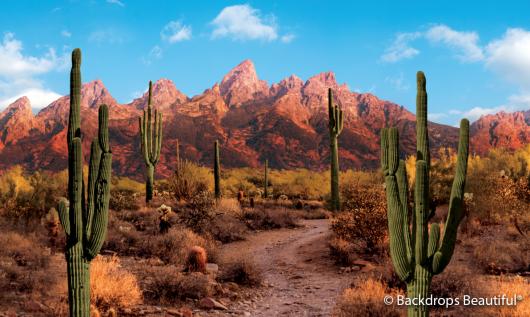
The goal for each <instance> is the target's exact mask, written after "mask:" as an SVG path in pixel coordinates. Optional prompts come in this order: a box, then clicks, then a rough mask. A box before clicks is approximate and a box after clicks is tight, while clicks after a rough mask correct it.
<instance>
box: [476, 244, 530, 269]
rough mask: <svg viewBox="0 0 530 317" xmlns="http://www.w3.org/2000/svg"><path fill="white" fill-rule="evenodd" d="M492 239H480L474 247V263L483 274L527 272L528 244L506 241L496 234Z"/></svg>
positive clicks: (529, 257)
mask: <svg viewBox="0 0 530 317" xmlns="http://www.w3.org/2000/svg"><path fill="white" fill-rule="evenodd" d="M492 238H493V239H487V240H484V239H481V241H480V243H477V244H478V245H476V246H475V249H474V252H473V255H474V258H475V263H476V264H477V265H478V266H479V267H480V268H481V269H482V270H483V271H484V272H485V273H490V274H501V273H508V272H519V271H523V270H527V269H528V266H529V265H530V248H529V246H528V243H525V242H522V243H518V241H507V240H504V239H502V235H499V234H497V236H496V237H492Z"/></svg>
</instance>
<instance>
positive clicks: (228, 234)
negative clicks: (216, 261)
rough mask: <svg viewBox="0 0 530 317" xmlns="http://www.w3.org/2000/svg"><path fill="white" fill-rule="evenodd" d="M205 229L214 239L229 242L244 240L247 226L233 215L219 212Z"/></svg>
mask: <svg viewBox="0 0 530 317" xmlns="http://www.w3.org/2000/svg"><path fill="white" fill-rule="evenodd" d="M205 231H206V232H208V234H209V235H211V236H212V237H213V238H214V239H216V240H218V241H221V242H222V243H228V242H233V241H239V240H243V239H244V238H245V233H246V232H247V226H245V224H244V222H242V221H241V220H240V219H238V218H236V217H234V216H232V215H229V214H219V215H216V216H215V217H214V218H212V219H211V221H210V222H209V223H208V224H207V225H206V228H205Z"/></svg>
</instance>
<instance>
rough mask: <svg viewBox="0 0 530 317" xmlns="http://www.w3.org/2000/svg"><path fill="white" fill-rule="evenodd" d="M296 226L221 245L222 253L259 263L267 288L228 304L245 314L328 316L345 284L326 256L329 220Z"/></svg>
mask: <svg viewBox="0 0 530 317" xmlns="http://www.w3.org/2000/svg"><path fill="white" fill-rule="evenodd" d="M302 225H303V227H302V228H298V229H294V230H293V229H282V230H276V231H266V232H261V233H258V234H254V235H251V236H249V237H248V239H247V240H245V241H241V242H236V243H231V244H228V245H225V246H224V247H223V248H222V249H221V257H222V258H223V259H230V258H234V257H240V256H243V257H248V258H249V259H251V260H253V261H254V262H255V263H256V264H257V265H259V266H260V267H261V269H262V270H263V274H264V284H265V285H266V287H264V288H262V289H260V290H258V291H257V296H256V298H255V299H253V300H252V301H249V300H247V301H242V302H239V303H237V304H233V305H231V307H230V310H231V312H233V313H236V312H237V313H238V314H241V315H247V316H256V317H258V316H268V317H270V316H300V317H305V316H307V317H308V316H329V315H330V313H331V311H332V309H333V306H334V303H335V299H336V298H337V296H338V295H339V294H340V292H341V291H342V290H343V289H344V288H345V287H346V286H348V279H347V278H345V276H344V275H340V274H339V273H338V270H337V268H336V267H335V266H334V265H333V261H332V260H331V259H330V258H329V249H328V248H327V246H326V238H327V235H328V234H329V231H328V227H329V224H328V220H325V219H324V220H305V221H303V222H302Z"/></svg>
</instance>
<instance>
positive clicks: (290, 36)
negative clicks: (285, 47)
mask: <svg viewBox="0 0 530 317" xmlns="http://www.w3.org/2000/svg"><path fill="white" fill-rule="evenodd" d="M295 37H296V36H295V35H294V34H292V33H288V34H285V35H283V36H282V37H281V38H280V40H281V41H282V42H283V43H291V42H292V41H293V40H294V39H295Z"/></svg>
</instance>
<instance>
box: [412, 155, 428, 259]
mask: <svg viewBox="0 0 530 317" xmlns="http://www.w3.org/2000/svg"><path fill="white" fill-rule="evenodd" d="M427 174H428V169H427V162H425V161H424V160H419V161H417V162H416V189H415V199H414V202H415V208H416V239H415V242H416V245H415V256H414V258H415V261H416V264H419V265H422V264H423V263H424V262H425V260H426V259H427V242H428V226H427V223H428V217H429V200H428V197H429V196H428V195H429V178H428V176H427Z"/></svg>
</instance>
